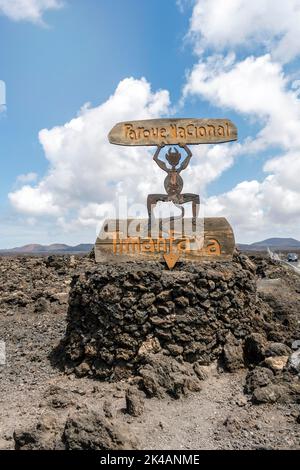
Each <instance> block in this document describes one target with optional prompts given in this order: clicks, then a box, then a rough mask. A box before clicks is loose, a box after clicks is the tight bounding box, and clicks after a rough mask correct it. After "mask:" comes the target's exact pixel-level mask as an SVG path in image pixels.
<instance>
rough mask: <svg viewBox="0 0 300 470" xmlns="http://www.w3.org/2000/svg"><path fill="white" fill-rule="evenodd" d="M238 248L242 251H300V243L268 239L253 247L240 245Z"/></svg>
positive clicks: (281, 239)
mask: <svg viewBox="0 0 300 470" xmlns="http://www.w3.org/2000/svg"><path fill="white" fill-rule="evenodd" d="M237 246H238V248H239V249H240V250H242V251H244V250H246V251H247V250H248V251H261V250H266V249H267V248H268V247H269V248H271V249H273V250H292V249H294V250H300V241H299V240H295V238H267V239H266V240H262V241H261V242H255V243H252V244H251V245H246V244H243V243H240V244H238V245H237Z"/></svg>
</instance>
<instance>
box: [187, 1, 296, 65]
mask: <svg viewBox="0 0 300 470" xmlns="http://www.w3.org/2000/svg"><path fill="white" fill-rule="evenodd" d="M299 24H300V4H299V0H285V2H282V0H251V1H248V0H196V3H195V6H194V10H193V15H192V18H191V22H190V31H189V34H190V36H191V37H192V39H193V42H194V47H195V51H196V53H198V54H202V53H203V52H204V50H205V49H206V48H212V49H213V50H214V51H224V50H226V49H231V50H234V49H236V48H237V47H243V48H245V49H246V50H248V51H249V50H250V51H251V50H253V49H254V48H255V47H257V46H259V47H262V48H264V49H265V51H270V52H271V54H272V57H273V58H274V59H276V60H279V61H281V62H289V61H290V60H291V59H293V58H294V57H296V56H297V55H299V53H300V29H299Z"/></svg>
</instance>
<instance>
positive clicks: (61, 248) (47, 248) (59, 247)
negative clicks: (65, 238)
mask: <svg viewBox="0 0 300 470" xmlns="http://www.w3.org/2000/svg"><path fill="white" fill-rule="evenodd" d="M93 246H94V245H92V244H91V243H81V244H80V245H76V246H69V245H65V244H63V243H53V244H51V245H39V244H31V245H25V246H19V247H16V248H9V249H7V250H0V254H9V253H20V254H43V253H45V254H64V253H66V254H67V253H88V252H90V251H91V249H92V248H93Z"/></svg>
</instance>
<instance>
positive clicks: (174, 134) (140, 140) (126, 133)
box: [109, 119, 237, 145]
mask: <svg viewBox="0 0 300 470" xmlns="http://www.w3.org/2000/svg"><path fill="white" fill-rule="evenodd" d="M109 140H110V142H111V143H114V144H118V145H161V144H166V145H176V144H182V143H186V144H201V143H208V144H209V143H218V142H220V143H221V142H230V141H232V140H237V130H236V127H235V126H234V124H232V122H231V121H229V120H224V119H172V120H168V119H150V120H144V121H132V122H124V123H119V124H117V125H116V126H115V127H114V128H113V129H112V130H111V132H110V134H109Z"/></svg>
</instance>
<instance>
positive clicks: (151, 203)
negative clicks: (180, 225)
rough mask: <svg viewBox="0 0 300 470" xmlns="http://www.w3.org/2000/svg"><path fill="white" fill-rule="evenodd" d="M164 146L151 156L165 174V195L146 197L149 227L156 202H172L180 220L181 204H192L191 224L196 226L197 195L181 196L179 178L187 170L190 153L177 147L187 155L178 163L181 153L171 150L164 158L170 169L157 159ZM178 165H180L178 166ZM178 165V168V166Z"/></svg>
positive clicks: (181, 184)
mask: <svg viewBox="0 0 300 470" xmlns="http://www.w3.org/2000/svg"><path fill="white" fill-rule="evenodd" d="M164 147H165V145H161V146H158V147H157V150H156V152H155V154H154V156H153V160H154V161H155V163H156V164H157V165H158V166H159V168H161V169H162V170H164V171H165V172H166V173H167V176H166V178H165V181H164V187H165V190H166V194H149V195H148V197H147V210H148V217H149V227H150V226H151V222H152V219H153V218H154V208H155V206H156V204H157V203H158V202H173V204H174V205H175V206H176V207H177V208H179V209H180V210H181V216H179V217H180V218H182V219H183V218H184V213H185V209H184V207H182V204H186V203H188V202H191V203H192V215H193V219H192V220H193V224H194V225H195V224H196V219H197V217H198V214H199V207H200V197H199V195H198V194H192V193H184V194H182V193H181V192H182V189H183V179H182V177H181V176H180V173H181V172H182V171H183V170H185V169H186V168H187V166H188V165H189V163H190V160H191V158H192V152H191V151H190V149H189V148H188V147H187V145H185V144H184V145H179V147H181V148H182V149H184V150H185V151H186V153H187V156H186V157H185V159H184V160H183V161H182V162H181V163H180V160H181V153H180V152H179V151H178V150H177V149H176V148H175V149H174V150H172V149H171V148H170V149H169V151H168V152H167V153H166V155H165V157H166V160H167V162H168V163H169V165H170V167H168V166H167V165H166V163H165V162H164V161H163V160H161V159H160V158H159V155H160V152H161V150H162V149H163V148H164ZM179 164H180V165H179ZM178 165H179V166H178Z"/></svg>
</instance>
